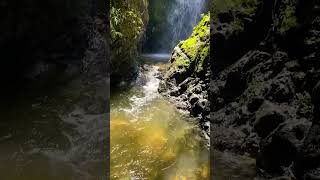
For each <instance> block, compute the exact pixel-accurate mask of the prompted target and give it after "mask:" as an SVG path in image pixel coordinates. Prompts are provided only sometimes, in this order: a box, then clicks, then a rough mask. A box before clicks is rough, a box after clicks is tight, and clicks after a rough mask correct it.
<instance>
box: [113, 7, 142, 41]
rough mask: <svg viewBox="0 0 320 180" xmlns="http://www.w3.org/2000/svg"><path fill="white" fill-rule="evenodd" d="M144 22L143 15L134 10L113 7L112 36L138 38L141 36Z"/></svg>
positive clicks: (116, 38)
mask: <svg viewBox="0 0 320 180" xmlns="http://www.w3.org/2000/svg"><path fill="white" fill-rule="evenodd" d="M143 27H144V24H143V22H142V19H141V16H140V15H139V14H137V13H135V12H134V11H132V10H122V9H116V8H114V7H112V8H111V38H112V40H113V41H117V40H119V39H123V38H124V39H128V40H136V39H138V38H140V35H141V33H142V31H143Z"/></svg>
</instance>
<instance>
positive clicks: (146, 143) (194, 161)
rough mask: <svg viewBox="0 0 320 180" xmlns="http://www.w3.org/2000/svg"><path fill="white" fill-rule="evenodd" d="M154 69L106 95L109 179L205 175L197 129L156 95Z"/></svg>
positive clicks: (167, 179)
mask: <svg viewBox="0 0 320 180" xmlns="http://www.w3.org/2000/svg"><path fill="white" fill-rule="evenodd" d="M157 73H158V67H157V66H150V67H148V70H147V71H146V72H144V73H142V75H141V76H140V78H144V79H145V82H144V83H140V84H138V85H137V86H135V87H133V88H131V89H129V90H126V91H123V92H118V93H113V94H112V96H111V122H110V124H111V125H110V130H111V135H110V140H111V142H110V143H111V144H110V148H111V149H110V151H111V157H110V158H111V166H110V168H111V179H164V180H170V179H188V180H189V179H191V180H198V179H199V180H200V179H201V180H202V179H209V163H208V162H209V160H208V158H209V157H208V150H207V148H206V146H205V143H204V142H203V138H202V137H201V136H200V131H199V129H198V128H197V127H196V125H194V124H192V123H190V122H187V121H186V117H183V116H182V115H181V114H179V113H178V112H177V110H176V109H175V107H174V106H173V105H172V104H170V103H168V102H167V101H166V100H164V99H163V98H162V97H161V96H159V94H158V92H157V87H158V83H159V80H158V79H157V78H156V76H157ZM139 82H141V81H140V80H139Z"/></svg>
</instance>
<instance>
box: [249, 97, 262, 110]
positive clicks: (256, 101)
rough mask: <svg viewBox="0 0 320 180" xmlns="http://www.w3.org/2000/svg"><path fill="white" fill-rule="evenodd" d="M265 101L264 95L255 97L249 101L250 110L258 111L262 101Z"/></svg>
mask: <svg viewBox="0 0 320 180" xmlns="http://www.w3.org/2000/svg"><path fill="white" fill-rule="evenodd" d="M263 102H264V99H263V98H262V97H254V98H253V99H252V100H251V101H249V103H248V110H249V111H250V112H255V111H257V110H258V109H259V108H260V106H261V105H262V103H263Z"/></svg>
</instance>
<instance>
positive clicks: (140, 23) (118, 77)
mask: <svg viewBox="0 0 320 180" xmlns="http://www.w3.org/2000/svg"><path fill="white" fill-rule="evenodd" d="M148 2H149V1H148V0H126V1H122V0H112V1H111V12H110V15H111V16H110V30H111V42H112V43H111V51H112V53H111V68H112V72H111V77H112V79H113V81H114V82H112V83H114V84H117V82H120V81H123V80H124V81H127V80H130V78H132V77H134V74H135V73H136V69H137V68H136V66H137V62H136V59H137V58H138V57H137V55H138V46H139V45H140V44H139V43H140V42H141V39H142V37H143V34H144V31H145V28H146V24H147V22H148V19H149V16H148V9H147V7H148ZM124 72H126V73H124Z"/></svg>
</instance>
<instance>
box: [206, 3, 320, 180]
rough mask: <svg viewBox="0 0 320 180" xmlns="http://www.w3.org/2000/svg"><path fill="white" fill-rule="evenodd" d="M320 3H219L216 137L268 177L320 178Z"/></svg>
mask: <svg viewBox="0 0 320 180" xmlns="http://www.w3.org/2000/svg"><path fill="white" fill-rule="evenodd" d="M318 7H319V2H318V1H302V0H285V1H277V0H275V1H269V0H227V1H222V0H221V1H220V0H217V1H214V3H213V12H214V14H213V16H212V17H213V20H212V28H213V29H212V34H211V43H212V48H213V49H212V51H211V52H212V54H211V57H212V72H213V76H212V83H211V88H210V97H211V99H210V101H211V102H212V104H211V128H212V135H211V140H212V141H211V142H212V146H213V147H214V148H215V149H218V150H220V151H231V152H234V153H237V154H247V155H250V156H252V157H254V158H256V159H257V167H258V175H259V176H263V177H266V178H271V177H280V176H284V177H286V178H288V179H290V178H297V179H318V178H319V174H320V170H319V169H320V161H319V158H320V154H319V151H320V146H319V144H320V142H319V137H320V136H319V135H320V133H319V132H320V125H319V124H320V122H319V113H320V109H319V102H320V101H319V100H320V99H319V84H320V74H319V72H320V61H319V42H320V41H319V39H320V32H319V27H320V21H319V18H320V17H319V9H318Z"/></svg>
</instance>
